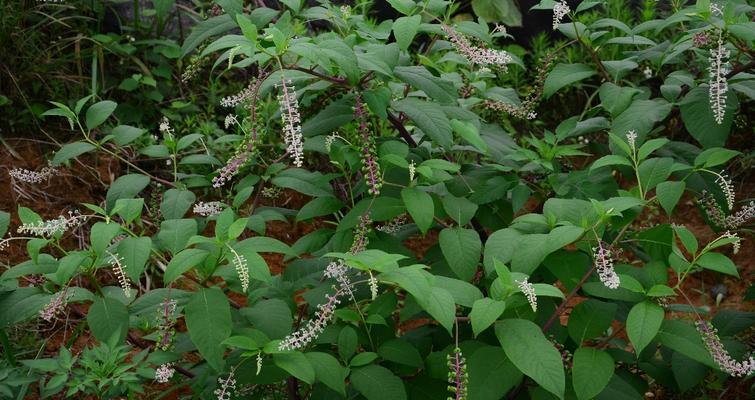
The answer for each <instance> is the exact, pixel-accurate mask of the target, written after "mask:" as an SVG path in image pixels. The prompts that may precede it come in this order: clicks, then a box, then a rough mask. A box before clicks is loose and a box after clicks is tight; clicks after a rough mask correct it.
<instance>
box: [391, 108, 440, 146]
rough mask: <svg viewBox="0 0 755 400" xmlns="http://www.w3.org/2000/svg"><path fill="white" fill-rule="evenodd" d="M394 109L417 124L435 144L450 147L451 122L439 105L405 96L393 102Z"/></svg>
mask: <svg viewBox="0 0 755 400" xmlns="http://www.w3.org/2000/svg"><path fill="white" fill-rule="evenodd" d="M393 108H394V109H396V111H399V112H403V113H404V114H406V115H407V116H409V118H411V120H412V121H413V122H414V123H415V124H416V125H417V127H418V128H419V129H421V130H422V133H424V134H425V135H427V136H428V137H430V138H431V139H432V140H433V141H434V142H435V143H436V144H438V145H440V146H442V147H445V148H450V147H451V144H452V143H453V134H452V132H451V122H450V121H449V120H448V117H446V113H445V112H443V109H442V108H441V107H440V105H438V104H436V103H432V102H429V101H423V100H419V99H414V98H407V99H403V100H400V101H397V102H394V103H393Z"/></svg>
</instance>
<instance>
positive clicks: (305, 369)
mask: <svg viewBox="0 0 755 400" xmlns="http://www.w3.org/2000/svg"><path fill="white" fill-rule="evenodd" d="M273 362H275V365H277V366H278V367H280V368H281V369H283V370H284V371H286V372H288V373H289V374H291V375H292V376H294V377H295V378H297V379H300V380H302V381H304V382H306V383H308V384H310V385H311V384H312V383H314V381H315V369H314V367H313V366H312V364H311V363H310V362H309V359H308V358H307V357H305V356H304V354H302V353H299V352H290V353H280V354H273Z"/></svg>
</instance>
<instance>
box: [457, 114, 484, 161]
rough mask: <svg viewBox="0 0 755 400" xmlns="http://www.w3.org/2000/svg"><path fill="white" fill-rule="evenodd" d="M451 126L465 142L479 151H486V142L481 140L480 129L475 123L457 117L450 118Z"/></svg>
mask: <svg viewBox="0 0 755 400" xmlns="http://www.w3.org/2000/svg"><path fill="white" fill-rule="evenodd" d="M451 128H453V130H454V132H456V134H457V135H459V136H461V138H462V139H464V140H466V141H467V143H469V144H471V145H472V146H474V147H475V148H476V149H477V150H480V152H482V153H487V152H488V144H487V143H485V141H484V140H482V137H480V131H479V129H477V127H476V126H475V124H473V123H471V122H469V121H459V120H458V119H452V120H451Z"/></svg>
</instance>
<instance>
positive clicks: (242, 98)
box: [220, 81, 256, 108]
mask: <svg viewBox="0 0 755 400" xmlns="http://www.w3.org/2000/svg"><path fill="white" fill-rule="evenodd" d="M255 82H256V81H255ZM255 82H252V83H250V84H249V86H247V87H246V88H244V89H243V90H242V91H240V92H239V93H237V94H235V95H233V96H228V97H223V99H221V100H220V105H221V106H223V107H229V108H230V107H236V106H237V105H239V104H242V103H245V102H247V101H251V100H252V98H254V93H255V86H256V85H255Z"/></svg>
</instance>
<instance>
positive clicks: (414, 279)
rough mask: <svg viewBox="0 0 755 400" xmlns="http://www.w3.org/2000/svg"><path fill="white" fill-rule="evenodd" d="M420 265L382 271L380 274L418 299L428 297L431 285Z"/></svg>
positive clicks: (388, 281) (381, 278)
mask: <svg viewBox="0 0 755 400" xmlns="http://www.w3.org/2000/svg"><path fill="white" fill-rule="evenodd" d="M419 267H421V266H419ZM419 267H416V266H415V267H404V268H399V269H397V270H394V271H390V272H386V273H382V274H380V280H381V281H383V282H387V283H393V284H396V285H398V286H399V287H401V288H402V289H404V290H406V291H407V292H409V293H410V294H411V295H412V296H414V297H415V298H416V299H418V300H419V299H424V298H428V297H429V296H430V292H431V286H430V283H429V282H428V280H427V278H426V277H425V275H426V272H423V271H421V268H419Z"/></svg>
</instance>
